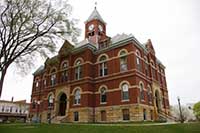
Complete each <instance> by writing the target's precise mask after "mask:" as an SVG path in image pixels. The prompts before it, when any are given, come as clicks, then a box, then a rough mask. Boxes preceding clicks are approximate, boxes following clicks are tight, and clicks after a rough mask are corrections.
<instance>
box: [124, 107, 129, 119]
mask: <svg viewBox="0 0 200 133" xmlns="http://www.w3.org/2000/svg"><path fill="white" fill-rule="evenodd" d="M122 114H123V120H130V116H129V109H123V110H122Z"/></svg>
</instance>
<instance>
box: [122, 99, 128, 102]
mask: <svg viewBox="0 0 200 133" xmlns="http://www.w3.org/2000/svg"><path fill="white" fill-rule="evenodd" d="M129 101H130V100H129V99H127V100H121V102H129Z"/></svg>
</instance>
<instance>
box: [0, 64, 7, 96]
mask: <svg viewBox="0 0 200 133" xmlns="http://www.w3.org/2000/svg"><path fill="white" fill-rule="evenodd" d="M6 71H7V68H5V69H3V70H2V73H1V75H0V76H1V77H0V98H1V93H2V89H3V83H4V78H5V75H6Z"/></svg>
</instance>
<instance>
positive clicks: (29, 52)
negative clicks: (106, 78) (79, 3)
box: [0, 0, 79, 96]
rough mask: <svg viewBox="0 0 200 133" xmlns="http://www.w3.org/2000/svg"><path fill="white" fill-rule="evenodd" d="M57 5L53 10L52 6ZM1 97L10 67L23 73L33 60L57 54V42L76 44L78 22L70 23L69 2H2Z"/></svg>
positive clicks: (72, 20) (30, 0)
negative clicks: (73, 42)
mask: <svg viewBox="0 0 200 133" xmlns="http://www.w3.org/2000/svg"><path fill="white" fill-rule="evenodd" d="M53 5H54V6H53ZM0 9H1V10H0V96H1V93H2V88H3V82H4V78H5V75H6V72H7V70H8V68H9V66H10V65H11V64H16V65H18V66H19V67H20V69H21V70H22V71H25V69H26V68H30V67H31V66H32V65H33V63H32V59H33V58H34V57H35V56H37V55H40V56H41V57H46V56H47V54H48V53H52V52H55V50H56V43H55V40H56V39H58V38H60V37H65V38H66V37H67V39H71V41H76V37H77V35H79V29H78V28H76V27H75V25H76V22H77V20H75V19H69V16H70V13H71V10H72V7H71V6H70V5H69V4H67V2H66V1H62V0H60V1H58V0H57V1H51V0H50V1H48V0H4V1H1V2H0Z"/></svg>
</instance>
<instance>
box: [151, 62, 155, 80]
mask: <svg viewBox="0 0 200 133" xmlns="http://www.w3.org/2000/svg"><path fill="white" fill-rule="evenodd" d="M151 70H152V78H153V79H155V78H156V70H155V64H154V61H153V60H151Z"/></svg>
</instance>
